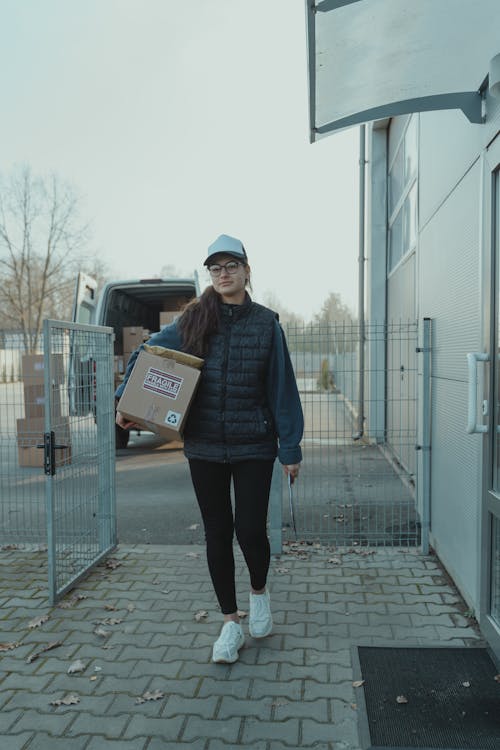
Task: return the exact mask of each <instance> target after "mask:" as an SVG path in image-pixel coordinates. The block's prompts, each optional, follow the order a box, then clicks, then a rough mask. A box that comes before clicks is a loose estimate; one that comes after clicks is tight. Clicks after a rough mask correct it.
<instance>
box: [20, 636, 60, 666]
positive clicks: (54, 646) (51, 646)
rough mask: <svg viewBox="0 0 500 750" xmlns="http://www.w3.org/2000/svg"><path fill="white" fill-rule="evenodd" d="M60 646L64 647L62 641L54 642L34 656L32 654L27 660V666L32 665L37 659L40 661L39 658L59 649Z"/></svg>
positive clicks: (36, 652)
mask: <svg viewBox="0 0 500 750" xmlns="http://www.w3.org/2000/svg"><path fill="white" fill-rule="evenodd" d="M58 646H62V641H52V643H48V644H47V645H46V646H44V647H43V648H41V649H40V650H39V651H35V653H34V654H31V655H30V656H28V658H27V659H26V664H31V663H32V662H34V661H35V660H36V659H38V657H39V656H41V655H42V654H44V653H45V652H46V651H52V649H53V648H58Z"/></svg>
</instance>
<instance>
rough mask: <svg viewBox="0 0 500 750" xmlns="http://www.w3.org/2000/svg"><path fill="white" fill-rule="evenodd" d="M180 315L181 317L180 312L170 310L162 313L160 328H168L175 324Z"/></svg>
mask: <svg viewBox="0 0 500 750" xmlns="http://www.w3.org/2000/svg"><path fill="white" fill-rule="evenodd" d="M178 315H180V312H179V310H168V311H167V312H161V313H160V328H163V326H167V325H168V324H169V323H173V322H174V320H175V318H177V316H178Z"/></svg>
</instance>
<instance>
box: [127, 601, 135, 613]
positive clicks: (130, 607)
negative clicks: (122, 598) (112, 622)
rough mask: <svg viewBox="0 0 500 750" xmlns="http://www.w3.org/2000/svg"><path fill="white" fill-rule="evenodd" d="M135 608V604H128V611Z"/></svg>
mask: <svg viewBox="0 0 500 750" xmlns="http://www.w3.org/2000/svg"><path fill="white" fill-rule="evenodd" d="M134 609H135V604H132V603H131V604H127V612H133V611H134Z"/></svg>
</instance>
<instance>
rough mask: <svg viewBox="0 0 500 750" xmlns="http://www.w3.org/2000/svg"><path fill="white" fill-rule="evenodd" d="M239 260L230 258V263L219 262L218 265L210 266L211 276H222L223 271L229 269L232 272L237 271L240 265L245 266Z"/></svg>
mask: <svg viewBox="0 0 500 750" xmlns="http://www.w3.org/2000/svg"><path fill="white" fill-rule="evenodd" d="M243 265H244V264H243V263H240V261H239V260H230V261H229V263H220V264H219V263H217V265H214V266H209V267H208V270H209V273H210V276H220V275H221V273H222V271H227V272H228V273H230V274H233V273H236V271H237V270H238V266H243Z"/></svg>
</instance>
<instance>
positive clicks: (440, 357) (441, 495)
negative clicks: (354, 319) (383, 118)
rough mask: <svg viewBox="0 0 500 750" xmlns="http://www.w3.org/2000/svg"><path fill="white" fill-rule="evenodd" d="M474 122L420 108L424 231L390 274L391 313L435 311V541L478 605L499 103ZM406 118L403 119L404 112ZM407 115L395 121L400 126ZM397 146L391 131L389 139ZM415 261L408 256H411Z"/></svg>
mask: <svg viewBox="0 0 500 750" xmlns="http://www.w3.org/2000/svg"><path fill="white" fill-rule="evenodd" d="M487 104H488V110H487V111H488V120H487V123H486V124H484V125H471V124H470V123H469V122H468V121H467V119H466V118H465V116H464V115H463V114H462V113H461V112H457V111H446V112H429V113H422V114H420V115H418V118H419V163H418V238H417V246H416V253H415V266H414V277H413V280H412V278H411V276H412V273H411V272H412V271H413V269H411V268H409V267H408V268H407V269H406V270H405V269H404V266H401V267H398V268H397V269H396V272H394V271H393V273H392V275H390V276H389V277H388V279H387V285H386V294H387V316H388V319H389V320H390V319H394V316H398V317H399V316H401V315H402V314H405V313H406V312H407V311H408V309H409V308H411V307H412V305H414V309H415V314H416V316H417V317H418V319H419V320H420V321H421V320H422V319H423V318H424V317H429V318H431V319H432V321H433V323H432V326H433V328H432V331H433V345H432V349H433V351H432V459H431V467H432V468H431V472H432V474H431V542H432V544H433V546H434V547H435V549H436V551H437V553H438V555H439V556H440V558H441V559H442V561H443V563H444V564H445V566H446V567H447V569H448V571H449V573H450V574H451V575H452V576H453V578H454V580H455V582H456V584H457V586H458V587H459V589H460V590H461V593H462V594H463V596H464V597H465V598H466V600H467V601H468V603H469V604H470V606H471V607H473V608H474V609H475V610H476V611H478V610H479V597H480V563H481V550H480V543H479V539H480V522H481V505H482V484H481V482H482V446H483V438H482V437H481V436H479V435H468V434H467V432H466V425H467V395H468V393H467V384H468V377H467V360H466V355H467V353H468V352H472V351H482V350H484V330H483V322H484V321H483V317H482V316H483V315H484V309H483V308H484V304H483V303H484V299H485V291H486V288H487V286H488V284H489V279H484V278H483V276H482V271H481V269H482V251H483V240H482V222H483V213H484V205H483V201H484V200H485V198H484V194H483V183H484V179H483V171H482V169H483V165H482V157H483V152H484V149H485V148H486V146H487V144H488V142H489V141H490V140H491V139H492V138H493V137H494V135H495V134H496V132H497V131H498V125H499V118H500V111H499V110H500V107H499V105H498V103H496V102H495V101H494V100H493V101H491V100H488V103H487ZM398 121H399V122H398ZM405 121H406V118H396V120H393V121H392V123H391V127H392V128H393V129H394V133H398V132H401V129H402V128H403V127H404V123H405ZM388 150H389V153H390V152H391V139H390V138H389V143H388ZM407 265H408V264H407Z"/></svg>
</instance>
